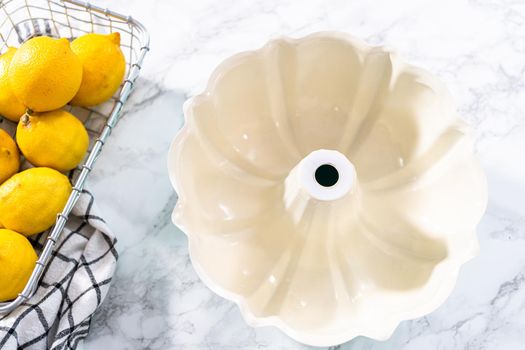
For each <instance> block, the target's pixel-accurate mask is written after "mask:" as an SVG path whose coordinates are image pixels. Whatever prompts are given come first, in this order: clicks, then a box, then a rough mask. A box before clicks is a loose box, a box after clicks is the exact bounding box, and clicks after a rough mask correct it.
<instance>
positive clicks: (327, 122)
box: [168, 33, 487, 345]
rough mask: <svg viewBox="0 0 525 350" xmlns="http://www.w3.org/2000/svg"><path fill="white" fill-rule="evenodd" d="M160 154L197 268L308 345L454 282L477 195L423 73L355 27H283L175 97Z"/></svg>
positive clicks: (472, 244)
mask: <svg viewBox="0 0 525 350" xmlns="http://www.w3.org/2000/svg"><path fill="white" fill-rule="evenodd" d="M185 117H186V124H185V126H184V127H183V129H182V130H181V131H180V132H179V134H178V135H177V137H176V138H175V140H174V141H173V144H172V147H171V150H170V154H169V160H168V167H169V172H170V176H171V180H172V182H173V185H174V187H175V189H176V191H177V192H178V195H179V200H178V203H177V205H176V208H175V211H174V213H173V220H174V222H175V224H176V225H177V226H178V227H180V228H181V230H182V231H184V232H185V233H186V234H187V235H188V240H189V249H190V255H191V259H192V262H193V265H194V267H195V270H196V271H197V273H198V274H199V276H200V277H201V278H202V280H203V281H204V282H205V283H206V284H207V285H208V286H209V287H210V288H211V289H212V290H214V291H215V292H216V293H218V294H219V295H221V296H223V297H225V298H227V299H230V300H232V301H234V302H236V303H237V304H238V305H239V306H240V308H241V310H242V314H243V316H244V317H245V319H246V321H247V322H249V323H250V324H252V325H255V326H259V325H273V326H276V327H279V328H280V329H282V330H283V331H284V332H285V333H287V334H288V335H289V336H291V337H293V338H295V339H296V340H298V341H300V342H303V343H306V344H311V345H334V344H339V343H341V342H344V341H347V340H350V339H351V338H353V337H355V336H358V335H364V336H368V337H372V338H375V339H386V338H388V337H389V336H390V335H391V334H392V332H393V331H394V329H395V328H396V326H397V325H398V324H399V322H400V321H402V320H405V319H412V318H416V317H419V316H422V315H425V314H427V313H429V312H431V311H432V310H434V309H435V308H437V307H438V306H439V305H440V304H441V303H442V302H443V301H444V300H445V298H446V297H447V296H448V295H449V294H450V292H451V290H452V288H453V286H454V283H455V280H456V277H457V274H458V270H459V269H460V267H461V265H462V264H463V263H465V262H466V261H467V260H469V259H470V258H472V257H473V256H474V255H475V254H476V252H477V249H478V244H477V239H476V234H475V229H476V225H477V223H478V221H479V220H480V218H481V215H482V213H483V211H484V209H485V206H486V201H487V198H486V197H487V191H486V182H485V178H484V175H483V172H482V171H481V169H480V166H479V165H478V162H477V161H476V159H475V158H474V156H473V145H472V141H471V139H470V138H469V136H468V132H467V130H466V127H465V125H463V123H462V122H461V121H460V120H459V118H458V115H457V113H456V111H455V107H454V105H453V103H452V101H451V98H450V96H449V94H448V93H447V91H446V89H445V88H444V87H443V86H442V85H441V83H439V81H437V80H436V78H434V77H433V76H431V75H430V74H429V73H427V72H425V71H423V70H421V69H418V68H415V67H413V66H411V65H408V64H406V63H404V62H403V61H402V60H400V59H399V58H398V57H397V56H396V55H394V54H392V53H390V52H387V51H385V50H384V49H382V48H376V47H370V46H368V45H366V44H364V43H362V42H360V41H358V40H356V39H354V38H352V37H349V36H347V35H343V34H337V33H319V34H314V35H311V36H308V37H305V38H302V39H279V40H275V41H271V42H270V43H268V44H267V45H266V46H264V47H263V48H261V49H259V50H256V51H253V52H245V53H241V54H239V55H236V56H234V57H232V58H230V59H228V60H226V61H225V62H224V63H222V64H221V65H220V66H219V67H218V68H217V69H216V71H215V73H214V74H213V76H212V77H211V79H210V81H209V85H208V87H207V89H206V91H205V92H204V93H202V94H200V95H198V96H196V97H194V98H192V99H190V100H189V101H187V103H186V105H185Z"/></svg>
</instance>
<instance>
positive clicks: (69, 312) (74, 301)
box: [0, 191, 118, 350]
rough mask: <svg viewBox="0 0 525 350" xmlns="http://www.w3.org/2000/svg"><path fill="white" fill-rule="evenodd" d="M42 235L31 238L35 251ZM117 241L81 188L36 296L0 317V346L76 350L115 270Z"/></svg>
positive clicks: (90, 199) (5, 347) (4, 349)
mask: <svg viewBox="0 0 525 350" xmlns="http://www.w3.org/2000/svg"><path fill="white" fill-rule="evenodd" d="M45 239H46V236H45V235H43V234H42V235H38V236H35V237H33V239H32V243H33V245H34V246H35V248H36V249H37V250H39V249H41V248H42V245H43V243H44V242H45ZM115 243H116V239H115V237H114V236H113V235H112V233H111V232H110V230H109V229H108V227H107V226H106V224H105V222H104V220H102V219H101V218H100V217H99V216H98V214H97V210H96V208H95V206H94V205H93V196H92V195H91V193H89V192H87V191H84V192H83V193H82V195H81V196H80V199H79V201H78V203H77V205H76V207H75V209H74V210H73V215H72V216H71V217H70V219H69V221H68V224H67V226H66V229H65V230H64V232H63V233H62V235H61V237H60V239H59V240H58V242H57V245H56V250H55V252H54V253H53V256H52V260H51V263H50V264H49V266H48V267H47V268H46V270H45V272H44V276H43V278H42V281H41V282H40V286H39V288H38V290H37V292H36V294H35V295H34V296H33V297H32V298H31V299H29V300H28V301H27V302H25V303H24V304H22V305H21V306H20V307H18V308H17V309H16V310H15V311H13V312H12V313H11V314H9V315H5V316H0V349H2V350H11V349H31V350H39V349H53V350H58V349H75V348H76V347H77V345H78V344H79V342H80V341H81V340H82V339H84V338H85V337H86V335H87V334H88V332H89V326H90V323H91V318H92V316H93V313H94V312H95V310H96V309H97V308H98V306H99V305H100V304H101V303H102V301H103V300H104V297H105V296H106V294H107V292H108V289H109V285H110V283H111V278H112V277H113V273H114V271H115V266H116V262H117V258H118V255H117V252H116V250H115Z"/></svg>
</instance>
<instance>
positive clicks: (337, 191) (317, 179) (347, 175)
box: [284, 149, 357, 222]
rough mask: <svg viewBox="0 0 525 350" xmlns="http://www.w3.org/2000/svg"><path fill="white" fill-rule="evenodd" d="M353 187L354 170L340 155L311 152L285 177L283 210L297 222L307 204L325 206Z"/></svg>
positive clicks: (346, 193)
mask: <svg viewBox="0 0 525 350" xmlns="http://www.w3.org/2000/svg"><path fill="white" fill-rule="evenodd" d="M356 185H357V176H356V170H355V167H354V165H353V164H352V163H351V162H350V160H348V158H347V157H346V156H345V155H344V154H342V153H340V152H338V151H334V150H326V149H320V150H317V151H313V152H312V153H310V154H309V155H307V156H306V157H304V158H303V159H302V160H301V161H300V162H299V163H298V164H297V165H296V166H295V167H294V168H293V169H292V170H291V171H290V173H289V174H288V176H287V177H286V180H285V191H284V203H285V207H286V208H287V209H288V211H289V212H290V213H291V214H292V215H293V217H294V221H296V222H297V221H299V220H300V219H301V218H302V216H303V214H304V212H305V210H306V208H307V207H308V205H309V204H315V205H323V206H328V205H330V204H331V203H332V202H335V201H338V200H340V199H343V198H345V197H347V196H350V195H351V194H352V193H353V192H354V191H355V189H356Z"/></svg>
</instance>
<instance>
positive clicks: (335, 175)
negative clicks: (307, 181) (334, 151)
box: [315, 164, 339, 187]
mask: <svg viewBox="0 0 525 350" xmlns="http://www.w3.org/2000/svg"><path fill="white" fill-rule="evenodd" d="M315 180H316V181H317V182H318V183H319V185H321V186H323V187H331V186H333V185H335V184H336V183H337V181H338V180H339V172H338V171H337V169H336V168H335V167H334V166H333V165H330V164H323V165H321V166H320V167H319V168H317V170H316V171H315Z"/></svg>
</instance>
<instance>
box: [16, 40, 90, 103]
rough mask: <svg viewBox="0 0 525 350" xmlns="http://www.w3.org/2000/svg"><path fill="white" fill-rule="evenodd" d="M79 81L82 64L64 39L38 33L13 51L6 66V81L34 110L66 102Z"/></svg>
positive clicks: (78, 85)
mask: <svg viewBox="0 0 525 350" xmlns="http://www.w3.org/2000/svg"><path fill="white" fill-rule="evenodd" d="M81 81H82V63H81V62H80V59H79V58H78V57H77V56H76V55H75V54H74V53H73V51H71V47H70V45H69V41H68V40H67V39H53V38H49V37H46V36H41V37H37V38H33V39H31V40H28V41H27V42H25V43H24V44H22V46H20V47H19V48H18V50H17V51H16V52H15V54H14V56H13V59H12V60H11V65H10V66H9V84H10V86H11V91H13V93H14V94H15V96H16V97H17V98H18V100H20V102H22V103H23V104H24V105H26V106H27V107H28V108H30V109H32V110H33V111H35V112H46V111H51V110H54V109H57V108H60V107H62V106H64V105H66V104H67V103H68V102H69V101H71V99H72V98H73V97H74V96H75V95H76V93H77V91H78V88H79V87H80V82H81Z"/></svg>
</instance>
